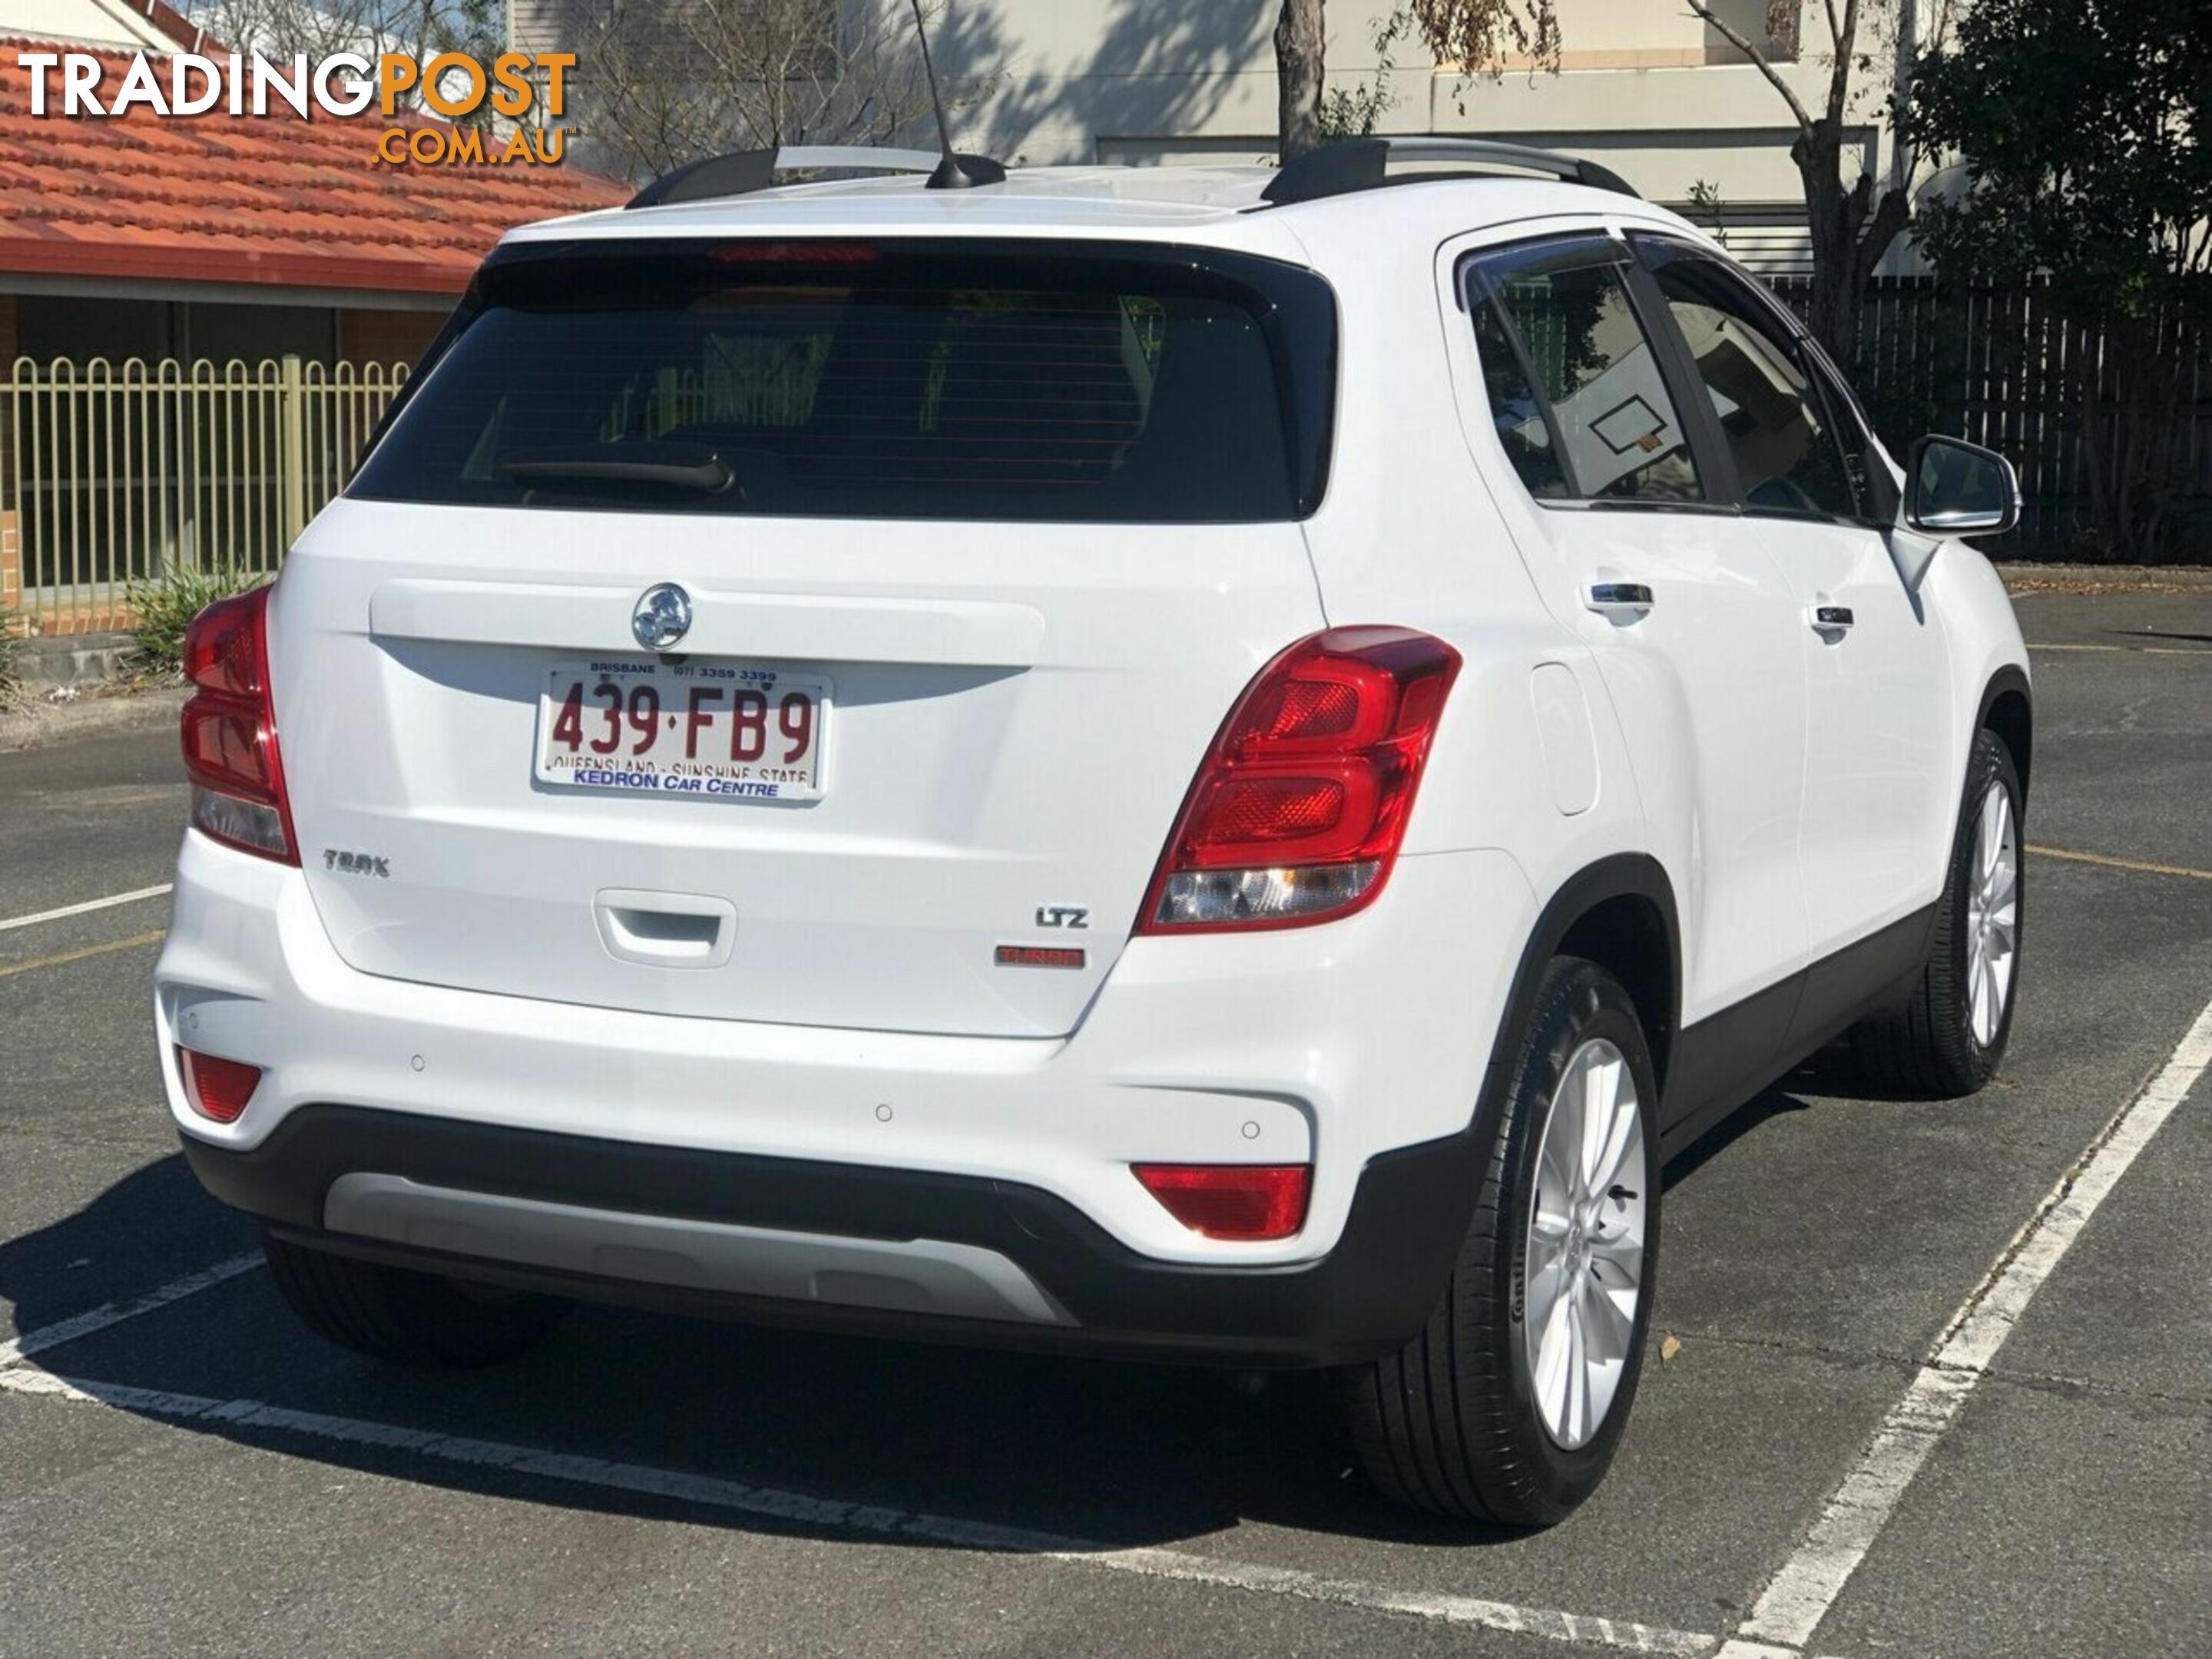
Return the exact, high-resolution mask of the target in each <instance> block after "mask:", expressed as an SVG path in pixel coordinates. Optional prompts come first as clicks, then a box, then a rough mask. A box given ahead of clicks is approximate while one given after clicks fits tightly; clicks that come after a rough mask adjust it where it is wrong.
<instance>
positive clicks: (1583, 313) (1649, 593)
mask: <svg viewBox="0 0 2212 1659" xmlns="http://www.w3.org/2000/svg"><path fill="white" fill-rule="evenodd" d="M1460 283H1461V292H1462V299H1463V301H1464V302H1465V304H1466V307H1467V310H1468V315H1469V317H1470V319H1472V323H1473V327H1474V335H1475V343H1476V349H1477V354H1478V356H1479V357H1480V368H1481V373H1482V377H1483V381H1484V392H1485V393H1486V399H1487V409H1488V414H1489V417H1490V419H1491V421H1492V425H1493V428H1494V431H1495V435H1496V437H1497V440H1498V443H1499V444H1500V445H1501V446H1502V447H1503V448H1504V453H1505V456H1506V459H1508V460H1509V461H1510V464H1511V466H1512V469H1513V471H1515V472H1516V473H1517V474H1518V476H1519V479H1520V483H1521V484H1522V487H1523V488H1524V489H1526V491H1527V494H1528V497H1530V498H1531V499H1532V501H1533V503H1534V511H1533V512H1531V513H1521V512H1519V511H1518V510H1516V511H1513V512H1510V513H1509V519H1510V520H1511V521H1512V522H1514V523H1515V524H1516V525H1526V526H1529V530H1528V545H1527V546H1526V547H1525V548H1524V556H1525V558H1526V560H1527V562H1528V567H1529V569H1530V572H1531V574H1532V575H1533V576H1534V578H1535V580H1536V581H1537V583H1538V585H1539V586H1540V587H1541V588H1542V590H1543V591H1544V593H1545V596H1546V599H1547V605H1548V606H1549V608H1550V609H1551V610H1552V611H1553V615H1554V616H1556V617H1558V618H1559V620H1560V621H1561V622H1562V623H1565V624H1566V625H1567V626H1568V627H1570V628H1571V629H1574V630H1575V631H1576V632H1577V633H1578V634H1579V635H1581V636H1582V638H1583V640H1584V641H1586V642H1587V643H1588V644H1589V646H1590V647H1591V648H1592V651H1593V654H1594V656H1595V659H1596V661H1597V664H1598V665H1599V668H1600V671H1601V673H1602V674H1603V676H1604V678H1605V682H1606V685H1607V690H1609V691H1610V693H1611V695H1612V701H1613V708H1614V711H1615V713H1616V714H1617V715H1618V717H1619V720H1620V726H1621V729H1622V732H1623V734H1624V736H1625V738H1626V743H1627V747H1628V750H1629V753H1630V756H1631V758H1632V764H1633V767H1634V770H1635V782H1636V787H1637V788H1638V792H1639V793H1640V795H1641V798H1642V801H1643V805H1644V815H1645V817H1646V819H1647V822H1648V823H1649V825H1650V836H1651V837H1652V840H1653V842H1654V844H1655V847H1656V850H1657V851H1658V852H1659V853H1660V855H1661V856H1662V860H1664V861H1665V863H1666V864H1667V866H1668V870H1669V873H1670V875H1671V876H1672V878H1673V879H1674V886H1675V901H1676V906H1677V909H1678V912H1679V915H1680V923H1681V927H1682V933H1683V940H1682V945H1683V969H1684V984H1683V987H1682V1010H1681V1016H1682V1020H1683V1023H1684V1024H1693V1023H1695V1022H1696V1021H1698V1020H1699V1019H1701V1018H1705V1017H1706V1016H1707V1015H1710V1014H1712V1013H1715V1012H1718V1011H1720V1010H1721V1009H1723V1008H1726V1007H1729V1006H1732V1005H1735V1004H1739V1003H1742V1002H1745V1001H1747V1000H1749V999H1751V998H1753V996H1754V995H1756V994H1759V993H1761V992H1767V991H1772V992H1773V994H1774V997H1775V1000H1778V1001H1780V1002H1787V1001H1788V1000H1790V998H1791V997H1793V996H1794V991H1795V987H1794V984H1792V983H1787V981H1790V976H1791V975H1793V974H1794V973H1795V971H1796V969H1798V968H1799V967H1801V966H1802V964H1803V962H1804V953H1803V950H1802V937H1803V933H1804V897H1803V885H1802V880H1801V878H1800V875H1799V868H1798V854H1797V839H1798V810H1799V804H1800V799H1801V794H1802V778H1803V774H1804V766H1805V735H1806V720H1805V686H1804V665H1803V663H1802V659H1801V655H1800V647H1799V635H1800V634H1801V632H1802V623H1801V621H1800V616H1799V608H1798V605H1797V602H1796V597H1795V595H1794V593H1793V592H1792V590H1791V588H1790V583H1789V581H1788V580H1787V579H1786V578H1785V577H1784V574H1783V572H1782V570H1781V568H1780V567H1779V565H1778V563H1777V562H1776V559H1775V556H1774V550H1772V549H1771V548H1770V547H1766V546H1763V545H1761V544H1759V541H1758V540H1757V538H1749V537H1744V536H1741V535H1738V534H1735V533H1734V532H1735V529H1736V525H1735V519H1736V513H1735V507H1734V505H1733V503H1732V501H1730V500H1729V495H1728V492H1727V486H1726V485H1725V483H1723V481H1722V480H1720V479H1719V478H1717V477H1716V476H1715V469H1714V467H1713V465H1712V461H1713V457H1712V453H1711V438H1710V435H1705V434H1701V433H1700V432H1699V430H1698V429H1697V428H1696V426H1695V421H1696V418H1697V416H1696V412H1695V411H1694V410H1691V411H1684V410H1680V408H1678V402H1679V400H1678V398H1676V396H1675V394H1674V390H1673V387H1672V386H1670V384H1669V373H1670V371H1669V365H1668V356H1667V347H1666V344H1665V337H1664V336H1663V335H1661V334H1655V332H1654V331H1653V330H1652V328H1651V326H1650V316H1649V314H1648V313H1649V310H1650V303H1649V295H1648V291H1647V290H1646V287H1645V279H1644V277H1643V276H1642V274H1641V273H1640V272H1639V271H1638V270H1637V269H1636V267H1635V265H1634V263H1633V260H1632V257H1631V255H1630V252H1629V250H1628V248H1627V246H1626V244H1625V243H1623V242H1621V241H1620V240H1617V239H1614V238H1612V237H1609V236H1607V235H1605V234H1600V233H1597V232H1595V231H1593V232H1591V233H1589V234H1579V235H1569V236H1564V237H1553V238H1549V239H1546V240H1540V241H1533V242H1523V243H1520V244H1516V245H1513V246H1504V247H1500V248H1496V249H1491V250H1485V251H1480V252H1476V253H1474V254H1473V255H1471V256H1470V257H1469V258H1467V259H1466V260H1465V261H1464V262H1463V264H1462V265H1461V267H1460ZM1675 378H1676V381H1677V383H1679V374H1677V375H1676V377H1675ZM1478 441H1480V439H1479V438H1478ZM1639 590H1641V591H1640V592H1639ZM1774 1012H1775V1016H1776V1017H1775V1018H1772V1019H1771V1020H1767V1021H1762V1022H1759V1029H1760V1030H1769V1029H1771V1033H1772V1035H1773V1036H1774V1037H1775V1038H1776V1039H1777V1040H1778V1038H1779V1036H1780V1034H1781V1023H1782V1022H1783V1021H1784V1020H1786V1018H1787V1017H1788V1013H1789V1009H1788V1007H1786V1006H1783V1007H1780V1008H1779V1009H1778V1010H1776V1011H1774ZM1745 1058H1746V1059H1747V1061H1749V1060H1751V1059H1752V1057H1749V1056H1746V1057H1745ZM1754 1063H1755V1062H1754Z"/></svg>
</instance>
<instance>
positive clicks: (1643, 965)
mask: <svg viewBox="0 0 2212 1659" xmlns="http://www.w3.org/2000/svg"><path fill="white" fill-rule="evenodd" d="M1557 956H1576V957H1584V958H1586V959H1587V960H1589V961H1591V962H1595V963H1597V964H1598V965H1599V966H1600V967H1601V968H1603V969H1606V970H1607V972H1608V973H1610V974H1612V975H1613V976H1614V977H1615V978H1617V979H1619V980H1620V981H1621V982H1622V983H1623V984H1624V985H1626V987H1628V993H1629V995H1630V996H1631V997H1632V998H1633V999H1634V1000H1635V1002H1636V1007H1637V1012H1638V1014H1639V1015H1640V1016H1641V1017H1642V1018H1643V1021H1644V1036H1645V1040H1646V1041H1647V1042H1649V1043H1650V1048H1651V1064H1652V1068H1653V1070H1654V1071H1655V1072H1656V1073H1657V1079H1658V1083H1659V1086H1660V1090H1661V1095H1662V1098H1664V1094H1665V1090H1666V1085H1667V1072H1668V1063H1669V1061H1670V1060H1672V1059H1673V1057H1674V1039H1675V1036H1676V1034H1677V1033H1678V1032H1679V1030H1680V1023H1681V1008H1682V945H1681V927H1680V921H1679V918H1678V915H1677V912H1676V910H1675V906H1674V884H1672V883H1671V882H1669V881H1668V879H1667V872H1666V870H1665V869H1664V868H1663V867H1662V866H1661V865H1660V863H1659V860H1656V859H1655V858H1653V857H1652V856H1651V855H1650V854H1648V853H1618V854H1613V855H1612V856H1610V857H1607V858H1602V859H1600V860H1598V861H1597V862H1596V863H1595V864H1591V865H1588V866H1584V867H1583V868H1582V869H1580V870H1578V871H1577V872H1575V873H1574V874H1573V875H1571V876H1570V877H1568V878H1566V880H1565V881H1564V882H1562V883H1561V884H1559V887H1558V888H1557V889H1556V890H1554V891H1553V894H1552V896H1551V898H1550V900H1549V901H1548V902H1547V903H1546V904H1545V906H1544V908H1543V909H1542V910H1541V912H1539V913H1538V915H1537V917H1536V922H1535V926H1534V927H1532V928H1531V929H1530V930H1529V933H1528V943H1527V944H1526V945H1524V946H1523V947H1522V952H1521V960H1520V963H1519V964H1518V965H1517V966H1516V968H1515V969H1514V973H1513V982H1512V989H1511V991H1510V994H1508V995H1507V997H1506V1000H1505V1011H1504V1017H1503V1018H1502V1019H1501V1020H1500V1022H1499V1024H1498V1037H1497V1041H1496V1042H1495V1043H1494V1044H1493V1045H1492V1050H1491V1054H1492V1062H1493V1064H1497V1063H1501V1062H1503V1061H1504V1059H1505V1058H1506V1056H1507V1055H1508V1054H1510V1052H1511V1050H1510V1046H1509V1045H1510V1043H1511V1042H1512V1040H1513V1034H1514V1033H1515V1032H1516V1031H1518V1030H1521V1028H1522V1025H1523V1024H1525V1023H1526V1022H1527V1019H1528V1010H1529V1007H1530V1006H1531V1004H1532V1003H1533V1002H1534V999H1535V994H1536V985H1537V981H1539V980H1540V979H1541V978H1542V976H1543V972H1544V965H1545V963H1548V962H1549V961H1551V959H1552V958H1553V957H1557Z"/></svg>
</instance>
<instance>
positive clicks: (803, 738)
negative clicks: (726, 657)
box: [537, 657, 829, 800]
mask: <svg viewBox="0 0 2212 1659" xmlns="http://www.w3.org/2000/svg"><path fill="white" fill-rule="evenodd" d="M828 727H829V681H828V680H826V679H824V678H822V677H821V676H820V675H818V674H793V673H790V672H787V671H785V670H783V669H781V668H775V667H769V666H766V665H762V664H758V663H735V662H709V661H693V662H683V663H664V662H659V661H655V660H653V659H637V658H626V657H615V658H609V659H605V660H604V661H599V662H576V663H562V664H559V665H556V666H555V667H554V668H553V669H551V670H550V671H549V672H548V673H547V674H546V677H545V695H544V698H543V699H542V700H541V701H540V702H539V703H538V771H537V775H538V780H539V781H541V782H544V783H557V784H562V785H565V786H566V787H569V788H574V789H605V790H613V791H617V792H619V793H625V794H634V795H655V794H657V795H686V796H690V797H693V798H696V799H702V800H708V799H712V800H819V799H821V798H822V750H823V738H825V737H826V736H827V735H828Z"/></svg>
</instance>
